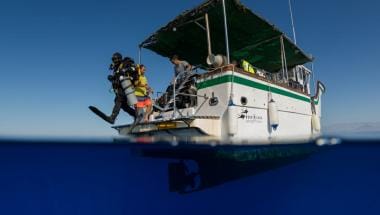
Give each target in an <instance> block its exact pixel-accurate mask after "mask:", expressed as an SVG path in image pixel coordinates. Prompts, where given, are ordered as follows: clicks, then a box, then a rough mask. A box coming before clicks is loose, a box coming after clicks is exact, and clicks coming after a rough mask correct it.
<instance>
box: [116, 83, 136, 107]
mask: <svg viewBox="0 0 380 215" xmlns="http://www.w3.org/2000/svg"><path fill="white" fill-rule="evenodd" d="M120 84H121V88H122V89H123V91H124V94H125V96H126V97H127V102H128V105H130V106H131V105H135V104H137V97H136V95H135V88H134V86H133V84H132V81H131V79H130V78H129V77H125V76H120Z"/></svg>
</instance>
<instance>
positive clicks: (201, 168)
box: [0, 139, 380, 215]
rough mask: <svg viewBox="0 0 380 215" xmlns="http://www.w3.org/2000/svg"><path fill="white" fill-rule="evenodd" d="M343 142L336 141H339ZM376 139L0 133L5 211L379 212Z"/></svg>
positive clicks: (0, 205) (0, 203)
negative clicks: (204, 140) (133, 138)
mask: <svg viewBox="0 0 380 215" xmlns="http://www.w3.org/2000/svg"><path fill="white" fill-rule="evenodd" d="M335 143H339V144H335ZM379 154H380V141H378V140H355V141H349V140H342V141H341V142H338V141H335V142H334V145H330V144H327V145H323V146H318V145H317V144H315V142H310V143H305V144H301V145H287V144H285V145H272V146H228V145H226V146H211V145H192V144H187V143H181V142H179V143H178V144H176V145H172V144H168V143H166V142H155V143H153V144H152V143H149V142H146V143H143V142H139V143H129V142H126V141H116V142H113V141H95V142H93V141H75V140H70V141H47V140H44V141H37V140H32V141H30V140H21V141H20V140H14V139H12V140H9V139H8V140H6V139H3V140H1V141H0V214H113V215H118V214H376V213H378V212H379V211H380V198H379V195H380V186H379V181H380V155H379Z"/></svg>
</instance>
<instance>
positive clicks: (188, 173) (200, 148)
mask: <svg viewBox="0 0 380 215" xmlns="http://www.w3.org/2000/svg"><path fill="white" fill-rule="evenodd" d="M131 147H132V150H133V151H134V152H135V153H137V154H138V155H140V156H144V157H153V158H171V159H177V161H175V162H171V163H169V164H168V177H169V190H170V191H171V192H178V193H190V192H194V191H199V190H203V189H206V188H210V187H213V186H216V185H220V184H223V183H225V182H228V181H232V180H237V179H240V178H243V177H246V176H251V175H255V174H258V173H261V172H264V171H268V170H272V169H275V168H279V167H282V166H285V165H288V164H291V163H293V162H296V161H299V160H303V159H305V158H307V157H308V156H310V155H312V154H313V153H315V152H317V151H318V150H319V148H320V147H318V146H317V145H316V144H315V143H314V142H310V143H304V144H281V145H269V146H268V145H262V146H260V145H255V146H243V145H241V146H236V145H233V146H232V145H222V146H220V145H218V146H212V145H205V144H188V143H186V142H177V143H176V144H175V145H173V144H171V143H165V142H158V143H157V142H156V143H153V144H139V143H138V144H133V145H131Z"/></svg>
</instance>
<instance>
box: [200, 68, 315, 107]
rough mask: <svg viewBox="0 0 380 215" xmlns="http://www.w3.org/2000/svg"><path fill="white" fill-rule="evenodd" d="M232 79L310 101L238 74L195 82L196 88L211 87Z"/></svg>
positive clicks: (249, 85) (257, 87)
mask: <svg viewBox="0 0 380 215" xmlns="http://www.w3.org/2000/svg"><path fill="white" fill-rule="evenodd" d="M232 79H233V82H234V83H237V84H241V85H244V86H247V87H252V88H255V89H259V90H264V91H267V92H269V91H270V92H272V93H276V94H279V95H283V96H287V97H290V98H294V99H298V100H301V101H305V102H310V98H305V97H303V96H300V95H297V94H295V93H291V92H288V91H285V90H282V89H279V88H276V87H273V86H272V87H269V86H268V85H266V84H262V83H259V82H256V81H251V80H248V79H245V78H241V77H239V76H232V75H224V76H221V77H218V78H214V79H210V80H206V81H203V82H200V83H198V84H197V88H198V89H204V88H207V87H212V86H215V85H219V84H224V83H229V82H232ZM314 102H315V104H316V105H317V104H318V103H319V102H318V101H314Z"/></svg>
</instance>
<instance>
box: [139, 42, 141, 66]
mask: <svg viewBox="0 0 380 215" xmlns="http://www.w3.org/2000/svg"><path fill="white" fill-rule="evenodd" d="M139 64H141V45H139Z"/></svg>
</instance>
